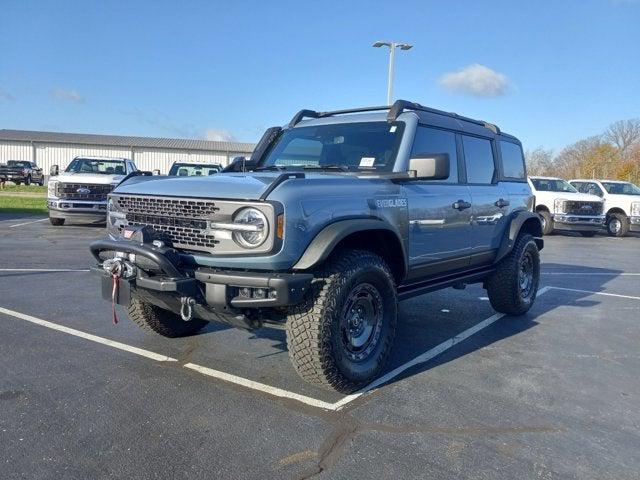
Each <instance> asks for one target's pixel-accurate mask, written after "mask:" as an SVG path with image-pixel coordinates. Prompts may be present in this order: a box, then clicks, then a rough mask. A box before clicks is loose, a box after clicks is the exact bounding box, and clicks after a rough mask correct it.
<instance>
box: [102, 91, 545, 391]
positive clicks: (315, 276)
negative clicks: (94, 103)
mask: <svg viewBox="0 0 640 480" xmlns="http://www.w3.org/2000/svg"><path fill="white" fill-rule="evenodd" d="M227 170H235V172H234V171H227V172H226V173H220V174H217V175H213V176H211V177H205V176H201V177H186V178H185V177H151V176H134V177H132V178H130V179H128V180H127V181H125V182H123V183H122V184H120V185H118V186H117V187H116V188H115V189H114V190H113V192H112V193H111V194H110V195H109V200H108V221H107V228H108V232H109V233H108V237H107V238H105V239H103V240H98V241H95V242H94V243H92V244H91V247H90V248H91V252H92V253H93V255H94V257H95V258H96V260H97V261H98V265H97V266H96V267H94V270H95V271H96V272H98V273H99V274H100V275H101V276H102V294H103V297H104V298H105V299H107V300H110V301H112V302H113V304H114V306H115V304H116V303H119V304H122V305H126V306H127V307H128V313H129V317H130V319H131V320H132V321H133V322H135V323H136V324H138V325H139V326H140V327H142V328H143V329H146V330H149V331H153V332H155V333H158V334H160V335H164V336H167V337H177V336H183V335H191V334H195V333H196V332H198V331H199V330H200V329H202V328H203V327H204V326H205V324H206V323H207V322H208V321H219V322H225V323H227V324H230V325H233V326H237V327H241V328H246V329H255V328H258V327H260V326H261V325H263V324H265V323H267V324H279V325H280V326H283V327H284V328H286V335H287V344H288V349H289V355H290V358H291V360H292V362H293V365H294V366H295V368H296V370H297V372H298V373H299V374H300V375H301V376H302V377H303V378H304V379H305V380H307V381H310V382H313V383H315V384H319V385H322V386H325V387H328V388H332V389H335V390H338V391H340V392H352V391H354V390H357V389H359V388H361V387H363V386H365V385H366V384H367V383H368V382H370V381H371V380H372V379H374V378H375V377H376V376H377V375H378V374H379V373H380V372H381V369H383V368H384V365H385V361H386V360H387V358H388V356H389V352H390V351H391V348H392V345H393V342H394V335H395V330H396V324H397V318H398V302H399V301H401V300H405V299H407V298H410V297H413V296H416V295H421V294H423V293H426V292H430V291H434V290H438V289H442V288H446V287H455V288H464V286H465V285H466V284H471V283H482V284H483V286H484V288H486V289H487V292H488V297H489V300H490V301H491V305H492V306H493V307H494V308H495V309H496V310H497V311H499V312H503V313H506V314H509V315H521V314H524V313H525V312H527V311H528V310H529V309H530V308H531V306H532V304H533V302H534V300H535V298H536V294H537V289H538V282H539V277H540V258H539V250H540V249H541V248H542V246H543V241H542V239H541V237H542V227H541V222H540V218H539V217H538V215H536V214H535V213H534V212H533V196H532V194H531V190H530V188H529V185H528V184H527V180H526V171H525V165H524V160H523V154H522V147H521V145H520V142H519V141H518V140H517V139H516V138H515V137H513V136H511V135H508V134H506V133H503V132H501V131H500V130H499V129H498V127H496V126H495V125H492V124H489V123H486V122H483V121H479V120H473V119H470V118H466V117H462V116H459V115H457V114H453V113H446V112H443V111H440V110H435V109H432V108H428V107H424V106H422V105H419V104H416V103H411V102H407V101H402V100H398V101H396V102H395V103H394V104H393V105H392V106H385V107H369V108H360V109H354V110H341V111H334V112H316V111H311V110H302V111H300V112H299V113H298V114H296V115H295V116H294V117H293V119H292V120H291V122H290V123H289V124H288V125H287V126H286V127H284V128H279V127H274V128H270V129H268V130H267V131H266V132H265V134H264V135H263V137H262V139H261V140H260V142H259V143H258V145H257V146H256V149H255V150H254V152H253V154H252V155H251V158H249V159H245V158H238V159H236V160H235V161H234V163H233V164H232V168H230V169H227ZM114 312H115V310H114ZM114 319H115V313H114Z"/></svg>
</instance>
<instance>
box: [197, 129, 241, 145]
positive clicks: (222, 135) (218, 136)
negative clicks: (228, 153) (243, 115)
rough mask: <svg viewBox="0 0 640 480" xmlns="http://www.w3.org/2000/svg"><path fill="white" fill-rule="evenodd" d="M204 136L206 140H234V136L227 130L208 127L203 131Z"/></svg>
mask: <svg viewBox="0 0 640 480" xmlns="http://www.w3.org/2000/svg"><path fill="white" fill-rule="evenodd" d="M204 138H206V139H207V140H213V141H215V142H235V141H236V139H235V137H234V136H233V135H232V134H231V133H229V132H228V131H227V130H216V129H215V128H210V129H208V130H206V131H205V132H204Z"/></svg>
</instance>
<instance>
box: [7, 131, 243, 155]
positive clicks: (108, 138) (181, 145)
mask: <svg viewBox="0 0 640 480" xmlns="http://www.w3.org/2000/svg"><path fill="white" fill-rule="evenodd" d="M3 140H4V141H14V142H36V143H38V142H40V143H69V144H74V145H102V146H115V147H129V148H130V147H147V148H168V149H177V150H205V151H216V152H231V153H251V152H252V151H253V149H254V147H255V144H253V143H240V142H217V141H212V140H198V139H192V138H153V137H128V136H122V135H95V134H89V133H62V132H38V131H30V130H5V129H0V141H3Z"/></svg>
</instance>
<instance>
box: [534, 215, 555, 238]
mask: <svg viewBox="0 0 640 480" xmlns="http://www.w3.org/2000/svg"><path fill="white" fill-rule="evenodd" d="M538 215H540V221H541V222H542V234H543V235H550V234H551V232H553V217H552V216H551V214H550V213H549V212H547V211H546V210H540V211H539V212H538Z"/></svg>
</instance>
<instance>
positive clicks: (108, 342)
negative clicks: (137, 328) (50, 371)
mask: <svg viewBox="0 0 640 480" xmlns="http://www.w3.org/2000/svg"><path fill="white" fill-rule="evenodd" d="M0 313H4V314H5V315H9V316H11V317H14V318H19V319H20V320H26V321H27V322H31V323H35V324H36V325H41V326H43V327H47V328H50V329H52V330H57V331H59V332H63V333H67V334H69V335H73V336H75V337H80V338H84V339H85V340H90V341H92V342H96V343H101V344H102V345H107V346H108V347H113V348H117V349H118V350H124V351H125V352H130V353H135V354H136V355H140V356H142V357H147V358H150V359H151V360H157V361H158V362H177V360H176V359H175V358H171V357H167V356H166V355H160V354H159V353H155V352H150V351H149V350H143V349H142V348H138V347H132V346H131V345H126V344H124V343H120V342H116V341H114V340H109V339H108V338H103V337H98V336H97V335H92V334H90V333H86V332H81V331H80V330H76V329H75V328H69V327H65V326H63V325H59V324H57V323H53V322H48V321H47V320H42V319H41V318H38V317H33V316H31V315H27V314H25V313H20V312H16V311H14V310H9V309H7V308H2V307H0Z"/></svg>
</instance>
